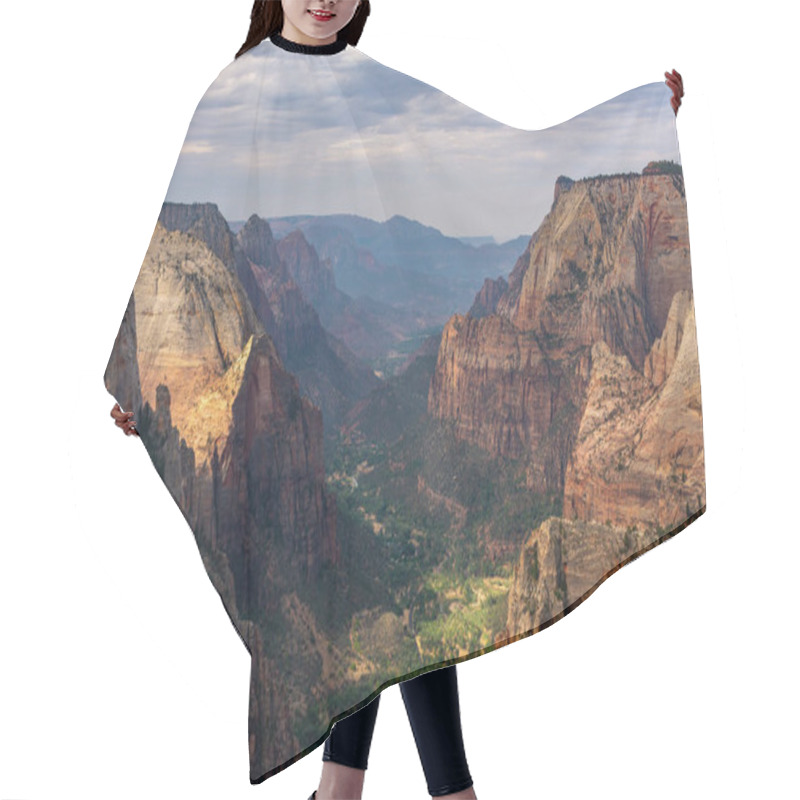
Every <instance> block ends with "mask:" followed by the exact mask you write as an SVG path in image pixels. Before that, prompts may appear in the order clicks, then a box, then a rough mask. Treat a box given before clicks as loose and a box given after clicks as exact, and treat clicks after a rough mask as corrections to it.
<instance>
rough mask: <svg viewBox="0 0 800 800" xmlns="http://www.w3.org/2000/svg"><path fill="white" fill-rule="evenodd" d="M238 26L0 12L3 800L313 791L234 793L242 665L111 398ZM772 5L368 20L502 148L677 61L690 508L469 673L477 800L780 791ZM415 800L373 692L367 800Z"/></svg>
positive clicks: (777, 95) (784, 603)
mask: <svg viewBox="0 0 800 800" xmlns="http://www.w3.org/2000/svg"><path fill="white" fill-rule="evenodd" d="M250 7H251V3H250V0H228V1H227V2H225V3H219V2H210V0H170V2H169V3H164V2H156V0H138V2H135V3H131V2H127V3H109V2H99V0H78V2H73V3H67V2H54V1H52V0H51V1H50V2H35V3H27V4H24V5H23V4H20V3H14V4H6V5H4V6H3V11H2V17H3V22H2V25H1V26H0V28H2V33H1V34H0V36H2V48H0V57H2V59H3V65H2V66H3V70H2V75H3V92H2V100H0V102H2V106H3V117H2V119H3V121H2V126H0V135H2V138H3V141H2V151H1V152H2V155H3V162H4V163H3V181H2V195H1V196H2V203H3V214H2V218H3V222H4V224H3V259H2V280H3V284H2V285H3V293H2V309H3V313H2V315H0V324H2V344H3V362H2V365H3V372H4V376H3V390H2V394H1V396H2V401H1V402H2V421H3V422H4V423H5V424H4V426H3V445H4V447H3V460H4V462H5V465H4V466H5V468H4V480H3V484H2V485H3V511H4V514H3V530H2V534H0V535H1V536H2V539H1V540H0V798H3V800H11V799H12V798H13V799H14V800H19V799H24V800H32V799H33V798H36V799H39V798H42V799H43V800H44V799H46V798H58V800H72V798H81V800H93V799H94V798H103V800H106V798H115V799H116V798H119V800H122V799H123V798H143V797H147V798H153V799H154V800H155V799H159V798H182V797H192V798H194V799H195V800H205V798H215V800H218V798H223V797H224V798H226V800H233V799H234V798H253V797H264V798H267V797H268V798H279V799H280V800H292V798H296V799H298V800H305V798H307V797H308V795H309V794H310V793H311V791H312V789H314V788H316V786H317V782H318V779H319V774H320V770H321V756H322V747H321V746H320V748H319V749H318V750H317V751H315V752H313V753H311V754H310V755H308V756H306V757H305V758H303V759H301V760H300V761H299V762H298V763H296V764H294V765H292V766H291V767H289V768H288V769H286V770H284V771H283V772H281V773H280V774H278V775H276V776H274V777H272V778H269V779H268V780H267V781H266V782H264V783H262V784H260V785H257V786H251V785H250V783H249V763H248V750H247V705H248V688H249V668H250V664H249V656H248V655H247V652H246V651H245V649H244V647H242V644H241V642H240V640H239V638H238V636H237V635H236V632H235V631H234V629H233V627H232V625H231V623H230V621H229V619H228V618H227V616H226V614H225V612H224V609H223V607H222V604H221V602H220V600H219V596H218V595H217V593H216V592H215V590H214V588H213V586H212V584H211V582H210V581H209V579H208V577H207V575H206V573H205V571H204V569H203V566H202V562H201V560H200V556H199V553H198V551H197V546H196V544H195V542H194V540H193V537H192V535H191V531H190V530H189V528H188V527H187V526H186V524H185V522H184V520H183V517H182V516H181V514H180V512H179V510H178V508H177V506H176V505H175V504H174V502H173V501H172V499H171V497H170V496H169V494H168V493H167V492H166V491H165V489H164V487H163V484H162V482H161V481H160V480H159V479H157V477H156V476H155V474H154V472H153V467H152V464H151V462H150V460H149V458H148V456H147V453H146V451H145V449H144V447H143V446H142V445H141V443H140V442H139V441H137V440H136V439H134V438H132V437H131V438H128V437H125V436H124V435H123V434H122V433H121V432H120V431H119V430H118V429H117V428H116V427H115V426H114V424H113V422H112V420H111V418H110V416H109V411H110V408H111V406H112V404H113V400H112V399H111V397H110V396H109V395H108V393H107V392H106V390H105V388H104V385H103V372H104V370H105V367H106V363H107V360H108V356H109V353H110V351H111V347H112V345H113V341H114V337H115V335H116V333H117V330H118V327H119V323H120V320H121V318H122V314H123V311H124V309H125V306H126V303H127V300H128V296H129V294H130V291H131V287H132V286H133V282H134V280H135V278H136V276H137V274H138V271H139V267H140V265H141V261H142V259H143V257H144V254H145V251H146V249H147V244H148V242H149V239H150V235H151V233H152V228H153V225H154V222H155V220H156V218H157V217H158V213H159V210H160V207H161V203H162V201H163V198H164V196H165V194H166V190H167V186H168V183H169V180H170V177H171V175H172V170H173V167H174V165H175V161H176V160H177V156H178V152H179V150H180V147H181V144H182V143H183V139H184V136H185V134H186V129H187V127H188V124H189V121H190V119H191V116H192V114H193V112H194V109H195V107H196V105H197V103H198V101H199V99H200V97H201V96H202V95H203V93H204V92H205V90H206V88H207V87H208V85H209V84H210V83H211V82H212V81H213V80H214V78H216V76H217V75H218V74H219V72H220V71H221V69H222V68H223V67H224V66H226V65H227V64H228V63H230V61H231V60H232V59H233V56H234V53H235V52H236V50H237V49H238V47H239V46H240V44H241V43H242V41H243V40H244V38H245V35H246V32H247V28H248V23H249V13H250ZM789 8H790V5H789V4H786V3H777V2H767V1H765V0H762V2H760V3H757V4H752V3H747V4H745V3H737V2H725V3H717V2H703V3H700V2H698V1H697V0H693V1H692V2H683V1H682V0H673V1H672V2H669V3H666V2H665V3H661V4H656V3H642V2H639V1H638V0H637V1H636V2H623V1H622V0H604V2H602V3H601V2H595V3H586V2H570V3H559V4H554V3H545V2H539V1H537V0H531V1H530V2H523V0H503V2H502V3H501V2H494V3H489V2H488V0H487V1H485V2H484V1H483V0H458V2H436V3H434V2H431V0H373V12H372V16H371V18H370V19H369V21H368V23H367V28H366V31H365V33H364V35H363V37H362V39H361V42H360V43H359V47H360V48H361V49H362V50H364V51H365V52H366V53H368V54H369V55H371V56H372V57H374V58H376V59H377V60H379V61H382V62H383V63H386V64H388V65H389V66H392V67H395V68H397V69H400V70H402V71H404V72H407V73H409V74H411V75H414V76H415V77H418V78H421V79H423V80H425V81H427V82H428V83H431V84H433V85H434V86H437V87H439V88H441V89H444V90H445V91H447V92H448V93H450V94H452V95H453V96H455V97H457V98H458V99H460V100H462V101H464V102H466V103H468V104H469V105H471V106H473V107H474V108H477V109H479V110H481V111H483V112H484V113H486V114H489V115H491V116H493V117H495V118H497V119H500V120H502V121H504V122H506V123H509V124H513V125H517V126H519V127H525V128H530V129H537V128H541V127H546V126H549V125H553V124H557V123H559V122H562V121H564V120H566V119H568V118H570V117H572V116H575V115H576V114H579V113H581V112H582V111H584V110H586V109H588V108H590V107H592V106H594V105H596V104H598V103H600V102H603V101H605V100H607V99H609V98H611V97H614V96H615V95H617V94H620V93H621V92H623V91H626V90H628V89H630V88H633V87H636V86H639V85H641V84H644V83H649V82H651V81H654V80H660V79H662V78H663V73H664V71H665V70H666V69H668V68H672V67H675V68H677V69H678V70H679V71H680V72H681V73H682V74H683V77H684V80H685V89H686V96H685V98H684V102H683V106H682V107H681V110H680V112H679V115H678V135H679V138H680V147H681V156H682V161H683V166H684V174H685V179H686V187H687V202H688V206H689V223H690V236H691V248H692V250H691V253H692V268H693V281H694V292H695V305H696V313H697V326H698V339H699V353H700V369H701V380H702V400H703V412H704V432H705V443H706V468H707V504H708V511H707V513H706V514H705V516H703V517H701V518H700V519H699V520H698V521H696V522H695V523H693V524H692V525H691V526H690V527H689V528H687V529H686V530H685V531H682V532H681V533H679V534H678V535H677V536H676V537H675V538H674V539H671V540H670V541H668V542H667V543H665V544H663V545H661V546H660V547H658V548H656V549H655V550H653V551H651V552H650V553H647V554H646V555H645V557H643V558H641V559H638V560H637V561H635V562H634V563H632V564H631V565H629V566H627V567H626V568H624V569H623V570H621V571H619V572H617V573H616V574H615V575H613V576H612V577H611V578H610V579H609V580H608V581H606V582H605V583H603V584H602V585H601V586H600V587H599V588H598V590H597V591H596V592H595V593H594V594H593V595H592V596H591V597H590V598H589V599H588V600H587V601H586V602H584V603H583V604H582V605H581V606H579V607H578V608H577V609H576V610H574V611H573V612H572V613H571V614H569V615H568V616H567V617H565V618H564V619H562V620H561V621H559V622H558V623H557V624H556V625H554V626H552V627H550V628H548V629H546V630H545V631H542V632H540V633H539V634H537V635H535V636H532V637H529V638H527V639H525V640H522V641H519V642H516V643H514V644H513V645H512V646H508V647H505V648H502V649H501V650H499V651H496V652H494V653H491V654H487V655H485V656H482V657H480V658H476V659H473V660H471V661H468V662H465V663H463V664H460V665H459V666H458V678H459V688H460V697H461V709H462V724H463V729H464V738H465V742H466V746H467V755H468V759H469V764H470V768H471V770H472V774H473V778H474V780H475V789H476V791H477V794H478V797H480V798H481V800H492V799H493V798H504V799H505V798H516V797H519V798H528V797H541V798H545V797H558V798H561V799H562V800H564V799H565V798H566V799H567V800H568V799H569V798H585V797H587V796H592V797H614V798H619V799H620V800H621V799H623V798H636V800H640V798H643V797H646V798H648V799H649V800H657V798H676V797H680V798H682V799H688V800H691V799H692V798H716V797H719V798H755V797H758V798H761V797H768V798H771V800H772V799H773V798H784V797H796V796H797V792H798V779H797V777H796V770H795V769H794V767H793V766H792V763H793V760H794V757H795V756H796V751H797V745H798V741H797V736H796V723H797V716H798V705H797V688H796V678H797V670H798V663H797V658H796V655H795V647H794V646H795V639H796V627H795V624H794V623H795V617H796V613H795V612H796V601H795V592H794V590H793V589H794V586H793V584H795V583H796V581H797V576H798V560H797V556H798V552H797V551H798V548H797V545H796V541H797V534H798V525H797V515H796V505H797V495H798V492H797V487H796V481H797V476H798V468H797V450H798V447H797V445H798V442H797V435H796V429H795V425H794V423H793V421H792V420H793V419H794V418H795V414H794V413H792V408H794V405H795V401H796V384H795V383H794V378H795V377H796V356H797V353H796V352H795V351H796V347H795V335H796V333H795V332H796V324H797V322H796V321H797V317H798V316H799V315H800V305H798V299H797V290H798V281H797V269H798V261H799V260H800V259H798V246H797V244H796V240H795V225H796V219H797V202H796V199H795V198H796V192H797V187H798V183H797V181H798V174H797V172H798V171H797V160H798V148H797V141H796V135H797V130H796V125H795V123H794V120H795V118H796V113H797V112H796V106H797V97H796V92H795V91H794V86H793V85H790V80H789V78H790V72H789V70H790V64H789V59H788V53H789V50H790V48H791V45H792V44H793V42H792V41H791V38H790V32H792V31H793V30H794V27H793V26H794V23H793V22H790V18H789V17H787V16H786V14H785V12H784V11H783V9H789ZM794 77H795V73H794V70H793V71H792V73H791V78H792V79H793V80H792V84H795V83H796V81H795V80H794ZM793 365H795V366H793ZM154 553H158V560H154V559H153V554H154ZM427 796H428V795H427V792H426V788H425V782H424V778H423V773H422V769H421V766H420V762H419V758H418V755H417V753H416V749H415V745H414V741H413V737H412V734H411V729H410V727H409V725H408V720H407V718H406V715H405V709H404V707H403V704H402V699H401V696H400V691H399V687H397V686H393V687H391V688H389V689H388V690H386V691H384V693H383V695H382V700H381V707H380V712H379V715H378V721H377V726H376V729H375V737H374V740H373V747H372V752H371V756H370V762H369V770H368V772H367V776H366V783H365V791H364V798H365V799H366V800H369V798H387V799H388V800H394V799H395V798H426V797H427Z"/></svg>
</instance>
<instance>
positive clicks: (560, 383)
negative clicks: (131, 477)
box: [104, 36, 706, 783]
mask: <svg viewBox="0 0 800 800" xmlns="http://www.w3.org/2000/svg"><path fill="white" fill-rule="evenodd" d="M670 97H671V91H670V89H669V88H668V87H667V86H666V85H665V84H664V83H663V82H661V81H659V82H657V83H650V84H647V85H644V86H640V87H639V88H636V89H633V90H631V91H629V92H626V93H624V94H622V95H619V96H618V97H615V98H613V99H611V100H608V101H607V102H604V103H602V104H600V105H598V106H595V107H594V108H592V109H590V110H588V111H586V112H584V113H582V114H580V115H578V116H576V117H574V118H572V119H570V120H568V121H566V122H563V123H561V124H558V125H555V126H553V127H550V128H546V129H543V130H524V129H519V128H515V127H512V126H509V125H506V124H503V123H501V122H499V121H497V120H494V119H492V118H490V117H487V116H485V115H483V114H481V113H479V112H477V111H475V110H473V109H471V108H469V107H468V106H466V105H464V104H463V103H461V102H459V101H457V100H456V99H454V98H452V97H450V96H449V95H447V94H445V93H443V92H442V91H440V90H438V89H435V88H433V87H431V86H429V85H427V84H425V83H423V82H422V81H419V80H417V79H415V78H412V77H410V76H408V75H405V74H403V73H401V72H398V71H396V70H394V69H391V68H389V67H387V66H384V65H383V64H380V63H379V62H377V61H375V60H374V59H372V58H370V57H369V56H367V55H366V54H365V53H363V52H361V51H360V50H358V49H357V48H354V47H352V46H350V45H345V43H344V40H339V41H338V42H337V43H336V44H335V45H329V46H319V47H304V46H295V47H292V46H291V44H289V45H287V44H286V40H285V39H281V37H275V36H273V37H271V38H267V39H265V40H264V41H263V42H261V44H259V45H258V46H256V47H255V48H253V49H251V50H250V51H248V52H247V53H245V54H244V55H242V56H241V57H240V58H238V59H236V60H234V61H233V62H232V63H231V64H230V65H228V66H227V67H225V68H224V69H223V70H222V72H221V73H220V74H219V76H218V77H217V79H216V80H215V81H214V82H213V83H212V84H211V86H210V87H209V88H208V90H207V92H206V93H205V95H204V96H203V98H202V100H201V101H200V103H199V105H198V106H197V109H196V112H195V114H194V116H193V118H192V120H191V124H190V126H189V130H188V132H187V135H186V140H185V143H184V145H183V148H182V149H181V151H180V156H179V158H178V161H177V165H176V167H175V170H174V173H173V176H172V180H171V182H170V184H169V190H168V193H167V197H166V199H165V202H164V204H163V207H162V209H161V212H160V214H159V216H158V220H157V222H156V225H155V230H154V231H153V236H152V239H151V241H150V244H149V247H148V249H147V252H146V254H145V256H144V261H143V263H142V265H141V268H140V271H139V273H138V276H137V278H136V282H135V284H134V287H133V291H132V293H131V296H130V300H129V302H128V306H127V309H126V310H125V312H124V315H123V317H122V322H121V325H120V328H119V332H118V334H117V336H116V340H115V342H114V343H113V349H112V352H111V357H110V359H109V362H108V366H107V369H106V372H105V375H104V381H105V386H106V388H107V390H108V391H109V392H110V393H111V394H112V395H113V397H114V398H115V399H116V400H117V401H118V402H119V403H120V405H121V406H122V408H123V409H125V410H131V411H133V413H134V420H135V421H136V423H137V425H138V430H139V433H140V436H141V439H140V441H141V443H142V444H143V445H144V447H145V448H146V450H147V452H148V454H149V456H150V458H151V459H152V462H153V465H154V467H155V469H156V472H157V473H158V475H159V476H160V478H161V480H162V481H163V483H164V485H165V486H166V488H167V490H168V491H169V492H170V494H171V495H172V497H173V499H174V500H175V502H176V503H177V505H178V507H179V508H180V510H181V512H182V513H183V515H184V517H185V519H186V521H187V523H188V525H189V527H190V528H191V530H192V532H193V534H194V537H195V540H196V542H197V546H198V549H199V552H200V555H201V557H202V563H203V565H204V567H205V569H206V570H207V573H208V576H209V578H210V580H211V583H212V584H213V586H214V588H215V589H216V590H217V592H218V593H219V595H220V597H221V599H222V604H223V607H224V609H225V611H226V612H227V613H228V615H229V617H230V619H231V621H232V623H233V626H234V628H235V629H236V631H237V633H238V634H239V636H240V637H241V640H242V642H243V643H244V645H245V647H246V648H247V651H248V653H249V654H250V656H251V679H250V706H249V725H248V730H249V737H248V742H249V756H250V782H251V783H259V782H261V781H263V780H265V779H266V778H268V777H270V776H272V775H274V774H275V773H277V772H279V771H280V770H282V769H285V768H286V767H287V766H289V765H290V764H292V763H293V762H295V761H297V760H298V759H300V758H302V757H303V756H305V755H307V754H309V753H310V752H312V751H313V750H314V749H315V748H317V747H319V746H320V745H321V744H323V743H324V741H325V738H326V737H327V736H328V734H329V733H330V730H331V727H332V725H333V723H335V722H336V721H337V720H339V719H342V718H343V717H346V716H348V715H349V714H352V713H353V712H355V711H357V710H358V709H360V708H362V707H363V706H365V705H366V704H368V703H369V702H371V701H372V700H373V699H374V698H375V697H376V696H377V695H378V694H379V693H380V692H381V691H382V690H383V689H385V688H386V687H388V686H391V685H393V684H396V683H398V682H400V681H403V680H406V679H409V678H412V677H415V676H417V675H419V674H421V673H423V672H426V671H428V670H433V669H437V668H441V667H444V666H448V665H450V664H454V663H458V662H461V661H465V660H467V659H470V658H473V657H475V656H479V655H482V654H485V653H488V652H490V651H492V650H494V649H496V648H498V647H502V646H504V645H508V644H510V643H512V642H515V641H517V640H519V639H521V638H523V637H526V636H530V635H532V634H534V633H536V632H538V631H540V630H542V629H543V628H546V627H547V626H548V625H551V624H553V623H554V622H556V621H557V620H560V619H561V618H562V617H564V616H565V614H567V613H569V612H570V611H572V610H573V609H575V608H576V607H577V606H578V605H579V604H580V603H581V602H583V601H584V600H585V599H586V598H587V597H589V595H591V594H592V593H593V592H594V590H595V589H597V587H598V586H599V585H600V584H601V583H602V582H603V581H604V580H606V578H608V577H609V576H610V575H612V574H613V573H614V572H616V571H617V570H618V569H620V568H621V567H622V566H624V565H625V564H628V563H629V562H631V561H632V560H633V559H635V558H637V557H638V556H640V555H641V554H642V553H644V552H646V551H647V550H650V549H652V548H654V547H655V546H656V545H658V544H660V543H661V542H664V541H665V540H667V539H669V538H670V537H671V536H674V535H675V534H676V533H677V532H678V531H681V530H682V529H683V528H685V527H686V526H687V525H688V524H689V523H690V522H692V521H693V520H695V519H697V518H698V517H699V516H700V515H701V514H702V513H703V512H704V511H705V508H706V506H705V502H706V501H705V469H704V458H703V429H702V411H701V396H700V375H699V366H698V352H697V339H696V334H695V310H694V303H693V297H692V277H691V266H690V259H689V238H688V225H687V212H686V196H685V191H684V182H683V175H682V171H681V167H680V156H679V152H678V142H677V136H676V124H675V115H674V113H673V110H672V108H671V106H670ZM109 344H111V343H110V342H109ZM120 441H122V440H121V439H120ZM130 441H133V440H130ZM120 446H122V445H120ZM126 446H131V445H130V444H129V440H126ZM169 534H170V531H164V535H169Z"/></svg>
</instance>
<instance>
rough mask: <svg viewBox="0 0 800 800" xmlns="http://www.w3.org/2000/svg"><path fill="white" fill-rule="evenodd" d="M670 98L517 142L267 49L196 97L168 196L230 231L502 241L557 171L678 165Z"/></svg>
mask: <svg viewBox="0 0 800 800" xmlns="http://www.w3.org/2000/svg"><path fill="white" fill-rule="evenodd" d="M503 91H510V90H509V88H508V87H503ZM670 96H671V91H670V90H669V89H668V87H667V86H666V85H665V84H664V83H662V82H659V83H651V84H647V85H645V86H641V87H638V88H635V89H632V90H631V91H629V92H626V93H625V94H622V95H620V96H618V97H616V98H614V99H612V100H609V101H607V102H605V103H602V104H600V105H598V106H595V107H594V108H593V109H590V110H588V111H586V112H584V113H582V114H580V115H578V116H576V117H573V118H572V119H571V120H567V121H565V122H562V123H560V124H559V125H555V126H552V127H550V128H544V129H542V130H538V131H528V130H523V129H520V128H514V127H512V126H509V125H506V124H504V123H501V122H499V121H497V120H495V119H493V118H492V117H488V116H486V115H484V114H481V113H480V112H478V111H476V110H474V109H472V108H470V107H469V106H467V105H465V104H463V103H462V102H460V101H458V100H456V99H455V98H453V97H451V96H449V95H447V94H446V93H444V92H442V91H440V90H438V89H436V88H434V87H432V86H429V85H428V84H426V83H424V82H422V81H420V80H418V79H416V78H413V77H411V76H408V75H406V74H404V73H402V72H399V71H397V70H394V69H391V68H390V67H387V66H384V65H383V64H380V63H379V62H377V61H375V60H374V59H372V58H371V57H369V56H367V55H366V54H364V53H362V52H361V51H359V50H357V49H355V48H352V47H348V48H347V49H345V50H344V51H342V52H341V53H336V54H333V55H329V56H320V55H315V56H308V55H304V54H300V53H290V52H287V51H285V50H282V49H281V48H278V47H277V46H275V45H273V44H272V43H271V42H270V41H269V40H265V41H264V42H262V43H261V44H260V45H259V46H258V47H256V48H254V49H253V50H251V51H250V52H248V53H246V54H245V55H244V56H242V57H240V58H239V59H237V60H236V61H233V62H232V63H231V64H229V65H228V66H227V67H226V68H225V69H223V70H222V72H221V73H220V74H219V76H218V77H217V79H216V80H215V81H214V82H213V83H212V85H211V86H210V87H209V89H208V90H207V92H206V93H205V95H204V96H203V98H202V99H201V101H200V103H199V104H198V106H197V110H196V112H195V114H194V117H193V119H192V121H191V124H190V126H189V130H188V132H187V135H186V140H185V142H184V145H183V148H182V150H181V153H180V157H179V159H178V162H177V164H176V167H175V171H174V174H173V176H172V180H171V182H170V186H169V190H168V193H167V197H166V199H167V200H171V201H174V202H208V201H210V202H214V203H217V205H218V206H219V208H220V210H221V211H222V213H223V215H224V216H225V217H226V218H228V219H231V220H234V219H246V218H247V217H249V216H250V214H252V213H257V214H259V215H261V216H264V217H268V216H281V215H284V214H304V213H308V214H328V213H343V212H344V213H355V214H360V215H363V216H367V217H370V218H372V219H377V220H379V221H380V220H384V219H387V218H388V217H390V216H392V215H393V214H402V215H404V216H407V217H410V218H411V219H415V220H418V221H419V222H422V223H423V224H426V225H432V226H434V227H436V228H438V229H439V230H441V231H442V233H444V234H446V235H450V236H481V235H493V236H495V237H496V238H497V240H498V241H505V240H507V239H510V238H512V237H514V236H517V235H519V234H525V235H530V234H531V233H533V231H534V230H535V229H536V228H537V227H538V226H539V224H540V223H541V221H542V218H543V217H544V215H545V214H546V213H547V212H548V211H549V209H550V205H551V203H552V200H553V185H554V182H555V179H556V178H557V177H558V176H559V175H561V174H563V175H567V176H569V177H571V178H574V179H579V178H582V177H588V176H591V175H596V174H599V173H612V172H628V171H636V172H639V171H641V169H642V168H643V167H644V166H645V164H647V162H648V161H651V160H655V159H672V160H675V161H679V160H680V159H679V155H678V150H677V138H676V133H675V122H674V114H673V111H672V108H671V106H670V104H669V98H670ZM521 101H522V99H521Z"/></svg>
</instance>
